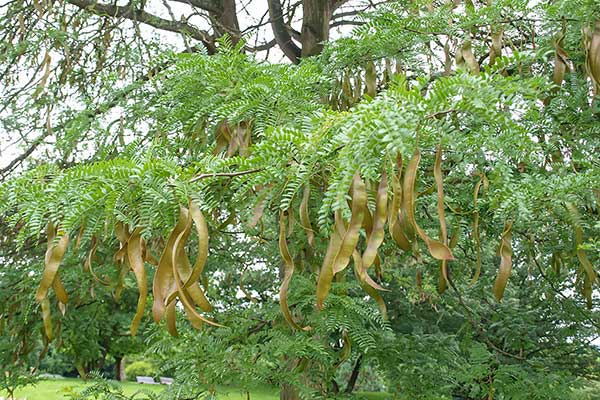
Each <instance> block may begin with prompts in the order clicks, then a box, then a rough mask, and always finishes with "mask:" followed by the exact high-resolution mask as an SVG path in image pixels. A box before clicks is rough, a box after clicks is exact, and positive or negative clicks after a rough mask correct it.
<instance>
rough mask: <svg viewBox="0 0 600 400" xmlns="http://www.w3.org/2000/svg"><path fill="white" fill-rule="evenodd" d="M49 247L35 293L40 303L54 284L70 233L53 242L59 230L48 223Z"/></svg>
mask: <svg viewBox="0 0 600 400" xmlns="http://www.w3.org/2000/svg"><path fill="white" fill-rule="evenodd" d="M47 232H48V248H47V250H46V257H45V268H44V273H43V274H42V279H41V281H40V285H39V287H38V289H37V292H36V294H35V300H36V301H37V302H38V303H39V302H41V301H42V300H43V299H45V298H46V296H47V295H48V289H49V288H50V286H52V285H53V283H54V279H55V278H56V274H57V273H58V267H59V266H60V263H61V262H62V259H63V257H64V255H65V252H66V251H67V245H68V244H69V235H67V234H66V233H64V234H63V235H62V236H61V237H60V239H59V240H58V242H57V243H56V244H54V243H53V241H54V237H55V236H56V234H57V230H56V228H55V227H54V225H53V224H52V223H51V222H49V223H48V228H47Z"/></svg>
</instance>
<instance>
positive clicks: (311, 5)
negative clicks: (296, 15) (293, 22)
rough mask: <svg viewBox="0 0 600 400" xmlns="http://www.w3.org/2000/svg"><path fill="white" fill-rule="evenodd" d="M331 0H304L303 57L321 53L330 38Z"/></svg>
mask: <svg viewBox="0 0 600 400" xmlns="http://www.w3.org/2000/svg"><path fill="white" fill-rule="evenodd" d="M331 11H332V10H331V5H330V2H329V0H302V13H303V14H302V33H301V34H302V57H310V56H314V55H317V54H319V53H321V51H322V50H323V42H325V41H326V40H328V39H329V21H330V20H331V15H332V14H331Z"/></svg>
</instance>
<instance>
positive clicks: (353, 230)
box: [333, 172, 367, 274]
mask: <svg viewBox="0 0 600 400" xmlns="http://www.w3.org/2000/svg"><path fill="white" fill-rule="evenodd" d="M366 208H367V192H366V190H365V184H364V182H363V181H362V179H361V178H360V175H359V173H358V172H356V174H354V178H353V187H352V216H351V218H350V222H349V224H348V229H347V230H346V233H345V234H344V236H343V238H342V244H341V246H340V249H339V251H338V253H337V255H336V256H335V258H334V260H333V273H334V274H337V273H338V272H340V271H343V270H344V268H346V267H347V266H348V263H349V262H350V256H351V255H352V251H353V250H354V249H355V248H356V244H357V243H358V238H359V233H360V228H361V227H362V225H363V219H364V216H365V211H364V210H365V209H366Z"/></svg>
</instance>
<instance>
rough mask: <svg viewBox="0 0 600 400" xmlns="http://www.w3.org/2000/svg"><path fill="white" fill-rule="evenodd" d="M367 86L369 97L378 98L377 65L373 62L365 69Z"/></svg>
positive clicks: (366, 90) (366, 91)
mask: <svg viewBox="0 0 600 400" xmlns="http://www.w3.org/2000/svg"><path fill="white" fill-rule="evenodd" d="M365 84H366V86H367V87H366V89H365V93H366V94H367V95H368V96H369V97H371V98H375V96H377V72H376V71H375V64H374V63H373V61H369V62H368V63H367V67H366V69H365Z"/></svg>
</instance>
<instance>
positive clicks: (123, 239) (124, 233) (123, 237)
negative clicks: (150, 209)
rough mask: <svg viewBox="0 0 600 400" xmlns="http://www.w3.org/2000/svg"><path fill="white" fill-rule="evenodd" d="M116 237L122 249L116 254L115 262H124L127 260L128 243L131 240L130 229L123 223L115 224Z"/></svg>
mask: <svg viewBox="0 0 600 400" xmlns="http://www.w3.org/2000/svg"><path fill="white" fill-rule="evenodd" d="M115 236H117V239H118V240H119V243H120V247H119V250H117V252H116V253H115V256H114V259H115V261H120V262H122V261H124V260H125V259H126V258H127V241H128V240H129V236H130V234H129V227H128V226H127V225H125V224H123V223H122V222H119V221H117V223H115Z"/></svg>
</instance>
